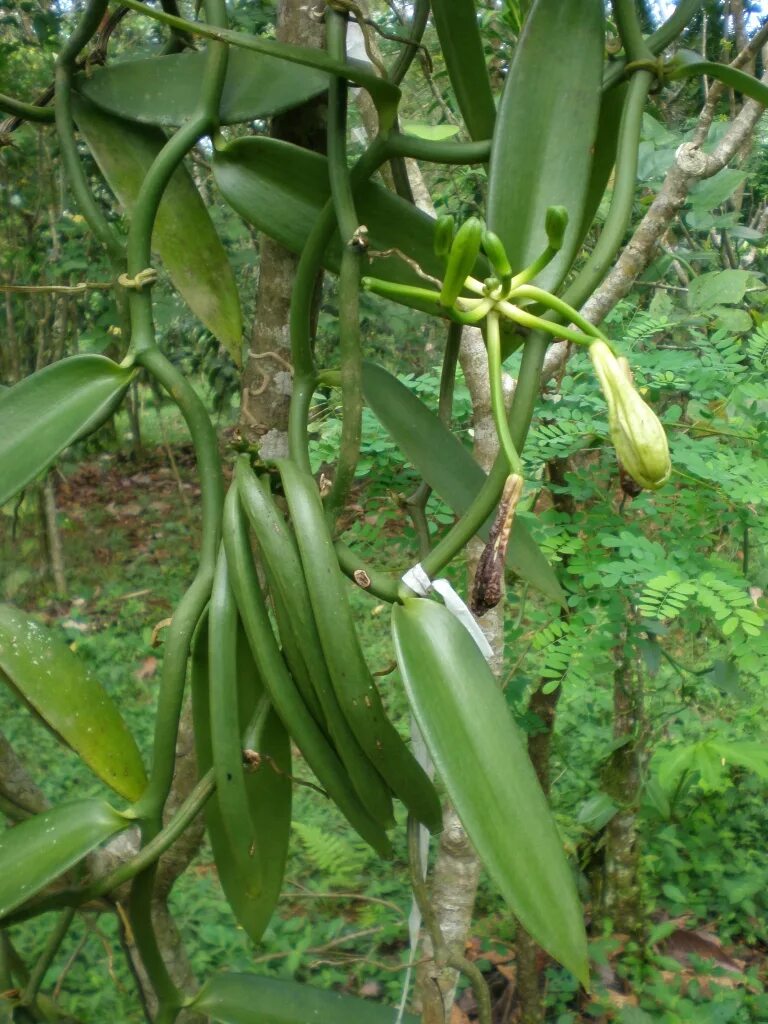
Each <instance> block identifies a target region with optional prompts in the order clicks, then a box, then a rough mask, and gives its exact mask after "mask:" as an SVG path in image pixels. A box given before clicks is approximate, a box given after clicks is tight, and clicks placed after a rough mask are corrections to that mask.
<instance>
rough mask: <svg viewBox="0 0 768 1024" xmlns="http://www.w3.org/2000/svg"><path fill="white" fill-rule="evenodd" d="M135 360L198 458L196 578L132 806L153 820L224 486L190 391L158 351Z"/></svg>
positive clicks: (167, 662)
mask: <svg viewBox="0 0 768 1024" xmlns="http://www.w3.org/2000/svg"><path fill="white" fill-rule="evenodd" d="M136 361H137V363H139V364H140V365H142V366H143V367H144V368H145V369H146V370H147V371H148V373H150V374H151V375H152V376H153V377H154V378H155V380H156V381H158V383H160V384H161V385H162V386H163V387H164V388H165V389H166V390H167V391H168V393H169V394H170V396H171V397H172V398H173V400H174V402H175V403H176V405H177V406H178V408H179V409H180V411H181V414H182V416H183V417H184V419H185V421H186V424H187V427H188V428H189V432H190V435H191V437H192V442H193V445H194V448H195V454H196V457H197V465H198V474H199V477H200V487H201V506H202V541H201V548H200V562H199V565H198V569H197V573H196V575H195V578H194V580H193V581H192V583H191V585H190V587H189V589H188V590H187V592H186V593H185V594H184V596H183V597H182V599H181V601H180V602H179V604H178V607H177V609H176V612H175V613H174V616H173V621H172V622H171V625H170V627H169V629H168V634H167V638H166V643H165V653H164V657H163V675H162V681H161V686H160V696H159V700H158V709H157V716H156V719H155V741H154V752H153V765H152V772H151V780H150V783H149V785H148V786H147V789H146V790H145V792H144V795H143V796H142V797H141V799H140V801H139V802H138V804H137V805H136V808H137V812H138V813H139V814H140V815H147V816H149V817H152V816H154V815H157V814H159V813H160V812H161V811H162V808H163V805H164V804H165V800H166V797H167V795H168V792H169V790H170V787H171V782H172V781H173V765H174V747H175V743H176V733H177V729H178V721H179V714H180V711H181V701H182V696H183V691H184V679H185V674H186V665H187V657H188V654H189V647H190V643H191V640H192V634H193V632H194V630H195V627H196V626H197V623H198V621H199V619H200V616H201V614H202V612H203V609H204V608H205V605H206V602H207V600H208V595H209V594H210V589H211V585H212V582H213V572H214V568H215V565H216V555H217V552H218V547H219V540H220V538H221V515H222V506H223V501H224V488H223V483H222V473H221V462H220V459H219V450H218V440H217V437H216V431H215V429H214V427H213V424H212V423H211V420H210V417H209V416H208V413H207V411H206V408H205V406H204V405H203V403H202V401H201V400H200V399H199V398H198V396H197V394H196V392H195V390H194V388H193V387H192V386H191V384H190V383H189V382H188V381H187V380H186V378H185V377H184V376H183V374H181V373H180V372H179V370H177V369H176V367H175V366H173V364H172V363H170V362H169V360H168V359H166V357H165V356H164V355H163V354H162V352H160V351H159V350H158V349H147V350H145V351H144V352H141V353H140V354H139V355H138V357H137V360H136Z"/></svg>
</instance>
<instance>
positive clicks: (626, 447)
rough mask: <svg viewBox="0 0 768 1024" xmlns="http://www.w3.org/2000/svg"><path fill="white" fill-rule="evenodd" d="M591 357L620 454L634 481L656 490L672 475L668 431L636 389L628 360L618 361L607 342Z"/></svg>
mask: <svg viewBox="0 0 768 1024" xmlns="http://www.w3.org/2000/svg"><path fill="white" fill-rule="evenodd" d="M589 356H590V358H591V360H592V365H593V366H594V367H595V371H596V372H597V376H598V379H599V381H600V387H601V388H602V389H603V395H604V396H605V401H606V404H607V406H608V426H609V429H610V432H611V440H612V441H613V446H614V448H615V449H616V455H617V456H618V458H619V461H620V462H621V464H622V465H623V467H624V469H625V470H626V472H627V473H628V474H629V475H630V476H631V477H632V479H633V480H635V481H636V482H637V483H639V484H640V486H641V487H647V488H649V489H650V490H654V491H655V490H656V489H657V488H659V487H661V486H662V485H663V484H665V483H666V482H667V480H668V479H669V475H670V473H671V472H672V463H671V462H670V459H669V448H668V446H667V435H666V434H665V433H664V428H663V427H662V425H661V423H660V422H659V419H658V417H657V416H656V414H655V413H654V412H653V410H652V409H651V408H650V407H649V406H648V405H646V404H645V402H644V401H643V399H642V398H641V397H640V395H639V394H638V392H637V391H636V390H635V387H634V385H633V384H632V374H631V373H630V370H629V364H628V363H627V361H626V360H625V359H617V358H616V356H615V355H614V354H613V352H611V350H610V348H609V347H608V346H607V345H606V343H605V342H604V341H595V342H593V343H592V344H591V345H590V346H589Z"/></svg>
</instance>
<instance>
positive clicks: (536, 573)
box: [363, 362, 564, 603]
mask: <svg viewBox="0 0 768 1024" xmlns="http://www.w3.org/2000/svg"><path fill="white" fill-rule="evenodd" d="M363 395H364V397H365V401H366V404H367V405H368V407H369V408H370V409H371V410H372V412H373V413H374V414H375V416H376V417H377V419H378V420H379V421H380V423H381V424H382V425H383V426H384V428H385V429H386V430H387V431H388V432H389V433H390V434H391V435H392V438H393V439H394V440H395V441H396V442H397V445H398V447H399V448H400V450H401V451H402V453H403V455H404V456H405V458H406V459H407V460H408V461H409V462H410V463H412V464H413V465H414V466H415V467H416V469H417V470H418V471H419V473H420V474H421V475H422V477H423V478H424V480H426V482H427V483H428V484H429V486H430V487H431V488H432V489H433V490H434V491H435V493H436V494H438V495H439V497H441V498H442V499H443V501H444V502H445V503H446V505H448V507H449V508H451V509H453V511H454V512H456V513H457V514H458V515H461V514H462V513H464V512H466V510H467V509H468V508H469V506H470V505H471V504H472V501H473V500H474V498H475V497H476V495H477V493H478V491H479V490H480V488H481V487H482V485H483V481H484V480H485V473H484V472H483V470H482V469H481V468H480V466H478V464H477V463H476V462H475V460H474V459H473V458H472V456H471V455H470V453H469V452H468V451H467V449H466V448H465V447H464V445H463V444H462V443H461V441H459V439H458V438H457V437H456V436H455V435H454V434H453V433H451V431H450V430H449V429H448V428H447V427H446V426H445V425H444V424H443V423H442V422H441V420H440V418H439V417H438V416H437V415H435V413H433V412H432V411H431V410H430V409H429V408H427V406H426V405H424V403H423V402H422V401H421V400H420V399H419V398H417V397H416V395H414V394H413V392H411V391H409V390H408V388H407V387H406V386H405V385H404V384H402V383H401V382H400V381H399V380H398V379H397V378H396V377H394V376H393V375H392V374H391V373H388V372H387V371H386V370H385V369H383V368H382V367H381V366H377V365H376V364H375V363H369V362H365V363H364V364H363ZM492 523H493V515H491V516H490V517H489V518H488V520H487V521H486V523H485V525H484V526H483V529H482V530H481V531H480V536H481V537H483V538H486V537H487V536H488V530H489V529H490V528H491V524H492ZM507 565H508V566H509V568H510V569H511V570H512V571H513V572H515V573H517V575H518V576H520V577H521V578H522V579H524V580H527V581H528V582H529V583H531V584H532V585H533V586H534V587H536V588H537V589H538V590H540V591H541V592H542V593H543V594H546V596H547V597H549V598H551V599H552V600H553V601H558V602H561V603H562V601H563V599H564V594H563V590H562V588H561V586H560V584H559V582H558V579H557V575H556V574H555V571H554V569H553V568H552V566H551V565H550V564H549V562H548V561H547V559H546V557H545V556H544V554H543V552H542V551H541V549H540V548H539V546H538V544H537V543H536V541H535V540H534V539H533V537H532V536H531V534H530V532H529V531H528V528H527V527H526V526H525V524H524V523H523V521H522V520H521V519H520V518H519V517H515V521H514V524H513V527H512V534H511V536H510V540H509V546H508V548H507Z"/></svg>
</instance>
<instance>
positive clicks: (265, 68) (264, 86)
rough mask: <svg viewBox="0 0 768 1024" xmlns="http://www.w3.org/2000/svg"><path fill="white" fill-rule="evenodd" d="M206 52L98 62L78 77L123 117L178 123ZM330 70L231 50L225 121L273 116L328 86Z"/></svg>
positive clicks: (192, 98)
mask: <svg viewBox="0 0 768 1024" xmlns="http://www.w3.org/2000/svg"><path fill="white" fill-rule="evenodd" d="M206 60H207V57H206V54H205V53H203V52H199V51H198V52H193V51H186V52H184V53H173V54H165V55H163V56H160V57H147V58H144V59H143V60H127V61H121V62H120V63H119V64H110V65H109V66H108V67H104V68H95V69H93V70H91V71H90V72H89V73H88V74H87V75H85V74H80V75H78V76H77V78H76V82H75V87H76V89H77V91H78V92H79V93H80V94H81V95H82V96H85V97H86V98H87V99H89V100H90V101H91V102H92V103H95V104H96V105H97V106H99V107H101V108H102V110H106V111H108V112H109V113H111V114H115V115H116V116H117V117H124V118H128V119H129V120H133V121H141V122H142V123H143V124H154V125H160V126H162V127H166V128H175V127H178V126H179V125H182V124H184V123H185V121H188V120H189V119H190V117H192V116H193V115H194V113H195V112H196V109H197V104H198V97H199V93H200V85H201V82H202V78H203V69H204V67H205V63H206ZM329 79H330V75H328V73H327V72H325V71H318V70H317V69H316V68H309V67H300V66H297V65H295V64H289V63H288V62H287V61H285V60H280V59H278V58H277V57H270V56H269V55H267V54H254V53H249V52H248V51H247V50H238V49H235V48H234V47H233V48H232V49H231V50H230V51H229V59H228V61H227V77H226V79H225V80H224V88H223V90H222V94H221V105H220V107H219V118H220V120H221V123H222V124H240V123H242V122H244V121H254V120H256V119H257V118H261V117H272V116H273V115H274V114H280V113H282V111H284V110H290V108H291V107H296V106H298V105H299V104H301V103H306V102H307V100H311V99H312V98H313V97H314V96H318V95H319V94H320V93H322V92H325V90H326V89H327V88H328V82H329Z"/></svg>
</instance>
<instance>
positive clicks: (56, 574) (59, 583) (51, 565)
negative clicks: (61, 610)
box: [40, 473, 67, 597]
mask: <svg viewBox="0 0 768 1024" xmlns="http://www.w3.org/2000/svg"><path fill="white" fill-rule="evenodd" d="M40 500H41V502H42V513H43V515H42V518H43V522H44V524H45V538H46V545H45V547H46V552H47V555H48V571H49V572H50V574H51V579H52V580H53V586H54V589H55V591H56V594H57V596H58V597H65V596H66V593H67V579H66V576H65V573H64V547H63V545H62V543H61V532H60V530H59V518H58V512H57V509H56V491H55V488H54V485H53V475H52V473H48V474H47V475H46V477H45V480H44V481H43V484H42V489H41V494H40Z"/></svg>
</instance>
